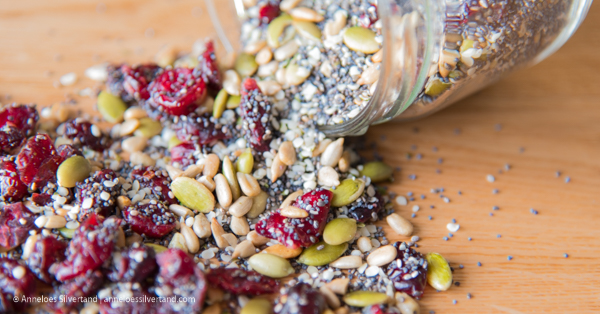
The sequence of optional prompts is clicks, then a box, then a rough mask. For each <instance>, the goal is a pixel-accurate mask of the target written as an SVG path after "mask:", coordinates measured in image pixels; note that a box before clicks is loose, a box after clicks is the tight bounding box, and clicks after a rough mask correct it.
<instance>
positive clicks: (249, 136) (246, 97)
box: [240, 78, 273, 152]
mask: <svg viewBox="0 0 600 314" xmlns="http://www.w3.org/2000/svg"><path fill="white" fill-rule="evenodd" d="M240 111H241V116H242V119H243V128H244V135H245V137H246V140H247V141H248V143H249V144H250V146H251V147H252V148H254V149H255V150H257V151H259V152H265V151H267V150H269V143H271V137H272V132H273V131H272V128H271V104H270V103H269V100H268V99H267V98H266V97H265V96H264V95H263V94H262V92H261V91H260V88H259V87H258V85H257V84H256V81H255V80H254V79H251V78H247V79H246V80H245V81H244V84H243V86H242V99H241V101H240Z"/></svg>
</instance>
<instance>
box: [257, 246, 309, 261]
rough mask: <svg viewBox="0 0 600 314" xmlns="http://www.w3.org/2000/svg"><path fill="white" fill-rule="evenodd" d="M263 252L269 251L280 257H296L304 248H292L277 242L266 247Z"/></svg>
mask: <svg viewBox="0 0 600 314" xmlns="http://www.w3.org/2000/svg"><path fill="white" fill-rule="evenodd" d="M262 253H269V254H273V255H277V256H279V257H283V258H285V259H289V258H294V257H296V256H298V255H300V253H302V248H301V247H297V248H295V249H290V248H289V247H287V246H285V245H283V244H275V245H271V246H269V247H267V248H266V249H264V250H263V251H262Z"/></svg>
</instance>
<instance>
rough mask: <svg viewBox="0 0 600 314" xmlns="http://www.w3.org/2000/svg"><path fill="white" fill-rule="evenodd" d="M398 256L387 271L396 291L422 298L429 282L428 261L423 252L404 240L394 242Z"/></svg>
mask: <svg viewBox="0 0 600 314" xmlns="http://www.w3.org/2000/svg"><path fill="white" fill-rule="evenodd" d="M394 247H395V248H396V250H397V251H398V257H397V258H396V260H395V261H393V262H391V263H390V264H389V265H388V268H387V273H388V274H389V278H390V280H391V281H392V282H393V283H394V287H395V288H396V291H400V292H405V293H406V294H408V295H410V296H412V297H413V298H415V299H420V298H421V297H422V296H423V291H424V290H425V283H426V282H427V268H426V265H427V262H426V260H425V259H424V258H423V255H421V253H419V252H417V251H415V250H414V249H413V248H411V247H410V246H408V245H406V243H403V242H396V243H394Z"/></svg>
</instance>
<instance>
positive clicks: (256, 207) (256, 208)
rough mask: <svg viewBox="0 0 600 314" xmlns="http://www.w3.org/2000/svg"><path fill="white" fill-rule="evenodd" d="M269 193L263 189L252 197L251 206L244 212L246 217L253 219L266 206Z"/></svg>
mask: <svg viewBox="0 0 600 314" xmlns="http://www.w3.org/2000/svg"><path fill="white" fill-rule="evenodd" d="M268 198H269V194H267V192H265V191H260V194H258V195H256V196H254V197H252V208H250V211H248V213H246V217H248V218H251V219H254V218H256V217H258V216H259V215H260V214H262V213H263V212H264V211H265V209H266V208H267V199H268Z"/></svg>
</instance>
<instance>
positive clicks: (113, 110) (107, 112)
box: [98, 91, 127, 123]
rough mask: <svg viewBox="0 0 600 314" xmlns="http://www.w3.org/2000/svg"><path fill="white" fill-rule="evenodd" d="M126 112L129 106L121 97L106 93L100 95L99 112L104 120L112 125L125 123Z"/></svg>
mask: <svg viewBox="0 0 600 314" xmlns="http://www.w3.org/2000/svg"><path fill="white" fill-rule="evenodd" d="M125 110H127V105H126V104H125V103H124V102H123V100H121V98H120V97H118V96H115V95H113V94H110V93H108V92H105V91H102V92H100V94H99V95H98V111H100V114H101V115H102V117H103V118H104V120H106V121H108V122H110V123H119V122H121V121H123V114H124V113H125Z"/></svg>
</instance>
